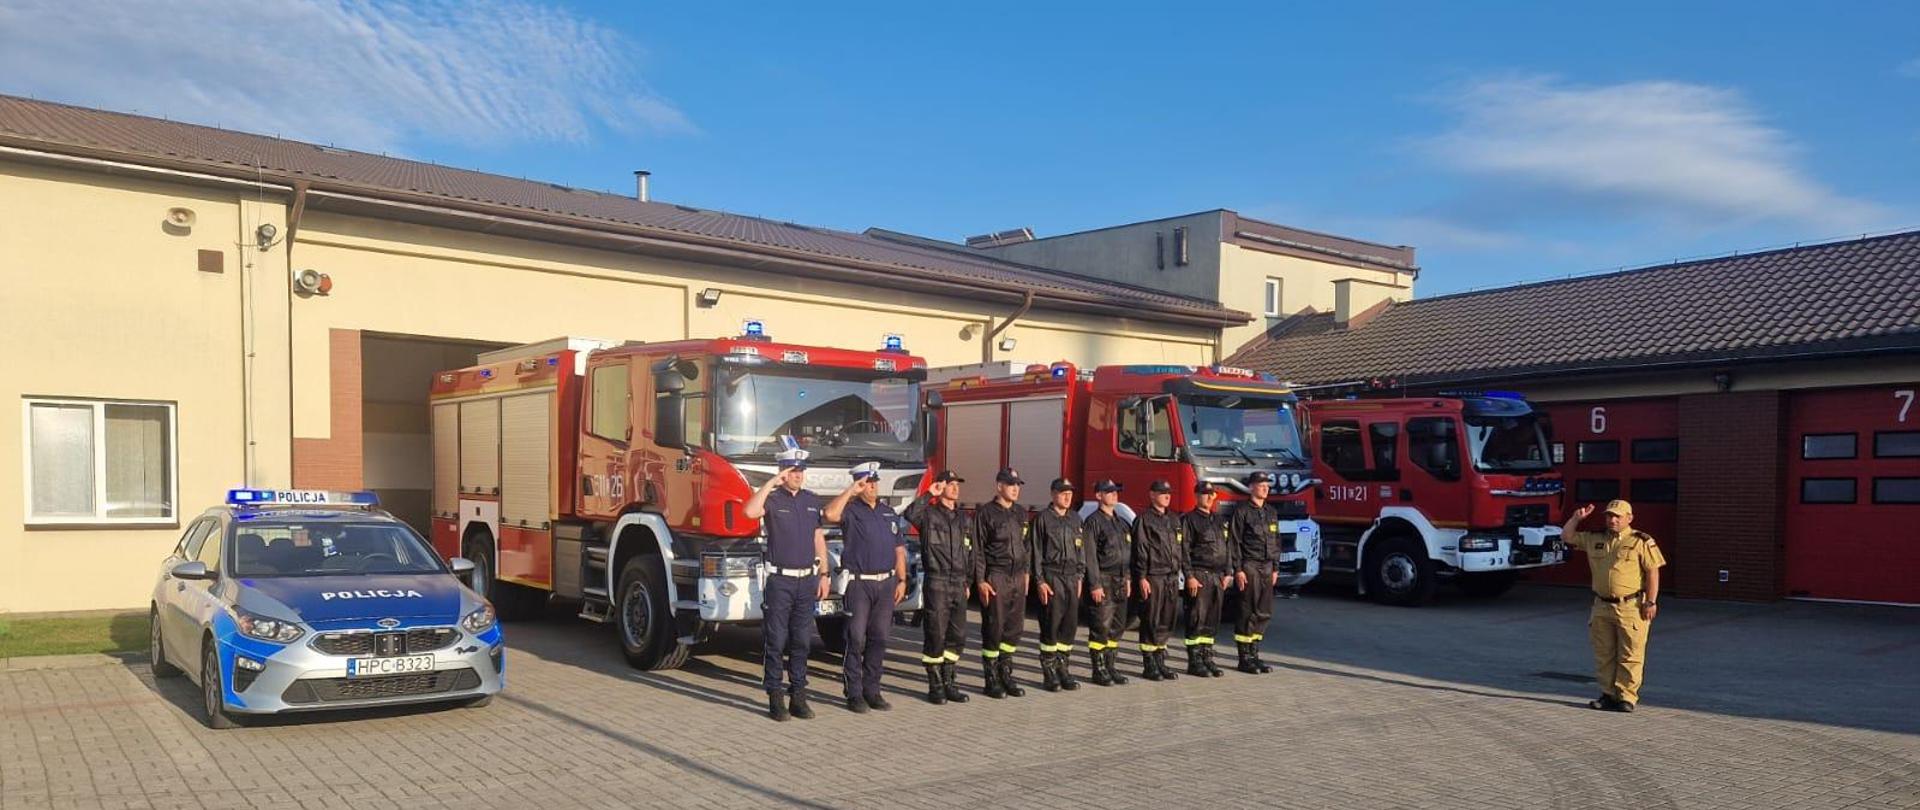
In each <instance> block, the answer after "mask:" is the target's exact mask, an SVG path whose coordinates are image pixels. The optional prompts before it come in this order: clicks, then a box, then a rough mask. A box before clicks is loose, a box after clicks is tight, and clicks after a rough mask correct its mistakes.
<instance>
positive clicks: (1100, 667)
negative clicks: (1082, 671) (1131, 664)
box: [1087, 650, 1113, 686]
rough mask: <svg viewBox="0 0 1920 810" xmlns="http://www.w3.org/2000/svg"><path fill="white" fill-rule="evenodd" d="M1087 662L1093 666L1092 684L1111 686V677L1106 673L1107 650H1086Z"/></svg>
mask: <svg viewBox="0 0 1920 810" xmlns="http://www.w3.org/2000/svg"><path fill="white" fill-rule="evenodd" d="M1087 662H1088V666H1091V667H1093V685H1094V686H1112V685H1113V678H1112V677H1111V676H1109V675H1107V651H1106V650H1088V651H1087Z"/></svg>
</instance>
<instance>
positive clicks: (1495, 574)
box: [1306, 392, 1566, 605]
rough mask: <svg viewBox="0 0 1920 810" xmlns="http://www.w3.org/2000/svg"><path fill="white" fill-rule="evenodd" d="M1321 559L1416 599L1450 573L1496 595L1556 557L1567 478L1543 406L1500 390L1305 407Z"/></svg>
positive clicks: (1391, 596)
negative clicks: (1556, 463)
mask: <svg viewBox="0 0 1920 810" xmlns="http://www.w3.org/2000/svg"><path fill="white" fill-rule="evenodd" d="M1306 407H1307V416H1308V423H1309V425H1310V426H1311V429H1310V431H1309V433H1310V435H1311V437H1312V439H1313V441H1312V444H1313V447H1314V460H1315V464H1314V471H1315V473H1316V474H1317V475H1318V476H1319V477H1320V479H1321V481H1322V482H1323V483H1322V484H1321V487H1320V498H1319V501H1318V511H1317V512H1316V517H1317V518H1318V519H1319V521H1320V523H1321V524H1322V525H1323V526H1324V527H1325V544H1324V545H1323V546H1322V548H1323V551H1322V552H1321V554H1322V559H1321V563H1322V565H1323V566H1325V567H1326V569H1327V570H1329V571H1340V572H1350V573H1356V574H1357V576H1356V577H1355V579H1356V580H1357V584H1358V587H1359V590H1360V592H1361V593H1362V594H1364V595H1368V596H1371V597H1373V598H1374V599H1377V600H1379V601H1382V602H1387V603H1390V604H1398V605H1418V604H1422V603H1424V602H1426V601H1427V600H1428V599H1430V598H1431V597H1432V596H1433V593H1434V589H1435V588H1436V587H1437V586H1438V584H1439V582H1440V580H1442V579H1452V580H1454V581H1455V582H1457V583H1459V585H1460V586H1461V588H1462V589H1463V590H1465V591H1467V592H1468V593H1469V594H1474V595H1479V596H1497V595H1499V594H1501V593H1505V592H1506V590H1507V589H1508V588H1510V587H1512V586H1513V583H1514V580H1515V579H1516V578H1517V577H1518V575H1519V572H1520V571H1522V570H1524V569H1528V568H1543V567H1546V566H1552V565H1557V564H1559V563H1560V562H1561V561H1562V560H1564V559H1565V557H1566V552H1565V549H1564V547H1563V546H1562V544H1561V541H1560V526H1559V522H1560V507H1561V503H1560V501H1561V492H1562V489H1563V487H1562V484H1561V479H1560V476H1559V474H1558V473H1556V472H1554V470H1553V460H1552V457H1551V456H1550V455H1549V453H1548V447H1547V437H1546V434H1545V432H1544V431H1543V429H1542V426H1541V418H1540V414H1539V412H1538V411H1537V410H1536V409H1535V408H1534V407H1533V406H1532V405H1531V404H1530V403H1528V402H1527V401H1526V400H1525V399H1524V398H1521V397H1520V396H1519V395H1517V394H1508V393H1502V392H1490V393H1474V394H1463V395H1459V396H1439V397H1424V398H1404V399H1368V398H1359V399H1316V400H1310V401H1308V403H1307V406H1306Z"/></svg>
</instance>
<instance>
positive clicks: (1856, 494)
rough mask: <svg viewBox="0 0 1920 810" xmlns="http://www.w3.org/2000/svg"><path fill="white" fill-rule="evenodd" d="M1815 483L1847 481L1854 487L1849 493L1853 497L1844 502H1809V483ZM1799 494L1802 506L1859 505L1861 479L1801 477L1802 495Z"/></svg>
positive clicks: (1847, 477)
mask: <svg viewBox="0 0 1920 810" xmlns="http://www.w3.org/2000/svg"><path fill="white" fill-rule="evenodd" d="M1815 481H1820V482H1836V481H1845V482H1847V484H1848V485H1849V486H1851V487H1852V490H1851V491H1850V493H1849V494H1850V495H1851V496H1852V497H1850V498H1848V499H1847V500H1844V501H1841V500H1808V499H1807V484H1808V483H1811V482H1815ZM1799 494H1800V504H1801V505H1802V506H1848V505H1852V504H1857V503H1859V502H1860V479H1859V478H1857V477H1853V476H1819V475H1809V476H1803V477H1801V479H1800V493H1799Z"/></svg>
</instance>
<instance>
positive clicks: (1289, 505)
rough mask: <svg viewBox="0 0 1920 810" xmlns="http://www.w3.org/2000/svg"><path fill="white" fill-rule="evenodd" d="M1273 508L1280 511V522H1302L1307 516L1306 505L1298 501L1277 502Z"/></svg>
mask: <svg viewBox="0 0 1920 810" xmlns="http://www.w3.org/2000/svg"><path fill="white" fill-rule="evenodd" d="M1274 507H1275V508H1277V509H1278V510H1279V511H1280V518H1281V519H1282V520H1302V519H1304V518H1306V516H1307V505H1306V504H1305V503H1302V502H1300V501H1277V502H1275V503H1274Z"/></svg>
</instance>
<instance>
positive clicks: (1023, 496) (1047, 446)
mask: <svg viewBox="0 0 1920 810" xmlns="http://www.w3.org/2000/svg"><path fill="white" fill-rule="evenodd" d="M1066 406H1067V401H1066V400H1065V399H1032V400H1025V401H1021V402H1015V403H1013V404H1012V405H1010V406H1008V409H1009V413H1010V416H1009V417H1008V419H1007V423H1008V428H1007V466H1009V467H1012V468H1014V469H1015V470H1019V471H1020V477H1021V478H1024V479H1026V480H1027V485H1026V486H1024V487H1022V488H1021V489H1020V504H1021V505H1022V506H1028V507H1041V506H1045V505H1046V504H1047V502H1048V501H1050V500H1052V499H1053V493H1052V492H1050V491H1049V490H1048V489H1047V485H1048V484H1049V483H1052V481H1053V479H1055V478H1059V477H1060V472H1061V471H1060V451H1061V450H1062V449H1063V447H1062V445H1063V443H1064V442H1065V437H1066V424H1065V422H1064V420H1065V417H1066ZM987 481H988V482H989V483H991V482H992V481H993V479H992V478H991V477H989V478H987ZM1074 483H1076V484H1080V485H1081V486H1085V485H1086V484H1085V482H1083V481H1075V482H1074ZM987 491H989V492H991V491H992V490H991V489H989V490H987Z"/></svg>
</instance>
